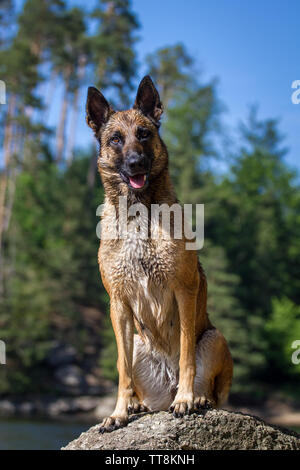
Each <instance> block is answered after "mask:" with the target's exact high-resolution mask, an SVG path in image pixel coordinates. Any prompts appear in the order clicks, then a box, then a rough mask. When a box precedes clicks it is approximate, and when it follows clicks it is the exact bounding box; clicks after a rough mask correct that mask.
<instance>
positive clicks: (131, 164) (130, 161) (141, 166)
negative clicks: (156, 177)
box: [127, 152, 146, 173]
mask: <svg viewBox="0 0 300 470" xmlns="http://www.w3.org/2000/svg"><path fill="white" fill-rule="evenodd" d="M127 167H128V169H129V170H130V172H132V173H137V172H138V171H143V170H145V169H146V158H145V156H144V155H141V154H139V153H136V152H134V153H131V154H130V155H129V156H128V158H127Z"/></svg>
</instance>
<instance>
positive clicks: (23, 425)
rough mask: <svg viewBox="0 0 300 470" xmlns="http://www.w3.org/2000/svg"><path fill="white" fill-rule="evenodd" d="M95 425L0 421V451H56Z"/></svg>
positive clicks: (42, 421)
mask: <svg viewBox="0 0 300 470" xmlns="http://www.w3.org/2000/svg"><path fill="white" fill-rule="evenodd" d="M94 424H95V423H84V424H83V423H76V422H62V421H49V420H47V421H46V420H32V419H30V420H29V419H28V420H27V419H1V420H0V450H57V449H60V448H61V447H64V446H65V445H66V444H68V443H69V442H70V441H72V440H73V439H76V438H77V437H78V436H79V435H80V434H81V433H82V432H84V431H87V430H88V429H89V428H90V427H91V426H93V425H94Z"/></svg>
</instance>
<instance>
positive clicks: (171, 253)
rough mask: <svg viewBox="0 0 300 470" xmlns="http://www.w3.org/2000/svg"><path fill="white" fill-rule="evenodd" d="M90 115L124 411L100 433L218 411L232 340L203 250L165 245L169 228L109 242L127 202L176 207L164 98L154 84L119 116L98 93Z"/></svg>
mask: <svg viewBox="0 0 300 470" xmlns="http://www.w3.org/2000/svg"><path fill="white" fill-rule="evenodd" d="M86 112H87V116H86V119H87V123H88V125H89V126H90V127H91V128H92V130H93V131H94V134H95V136H96V139H97V140H98V142H99V143H100V154H99V158H98V168H99V171H100V175H101V178H102V182H103V186H104V190H105V202H104V211H103V214H102V228H101V243H100V249H99V265H100V272H101V276H102V281H103V284H104V287H105V289H106V290H107V292H108V294H109V296H110V315H111V321H112V325H113V329H114V333H115V336H116V341H117V347H118V362H117V365H118V371H119V389H118V399H117V404H116V408H115V410H114V412H113V414H112V416H110V417H108V418H105V419H104V421H103V422H102V424H101V427H100V430H101V432H104V431H112V430H114V429H117V428H119V427H121V426H124V425H126V424H127V422H128V415H129V414H130V413H136V412H140V411H147V410H168V409H169V410H170V411H171V412H173V414H174V416H175V417H179V416H183V415H184V414H189V413H191V412H192V411H193V410H198V409H201V408H208V407H218V406H220V405H221V404H222V403H224V401H225V400H226V399H227V396H228V393H229V389H230V386H231V381H232V371H233V364H232V359H231V355H230V352H229V349H228V346H227V343H226V340H225V338H224V337H223V335H222V334H221V333H220V332H219V331H218V330H217V329H216V328H214V327H213V325H212V324H211V322H210V320H209V318H208V314H207V310H206V297H207V284H206V277H205V274H204V271H203V269H202V267H201V265H200V263H199V261H198V257H197V252H196V250H187V249H186V246H185V242H186V240H185V238H184V237H183V238H181V239H179V238H178V239H175V238H174V237H173V236H172V235H171V236H169V237H166V236H164V233H163V230H162V228H161V227H157V230H158V236H156V237H155V239H154V238H151V237H148V238H141V237H139V236H138V235H139V234H138V232H137V231H134V230H133V231H130V230H129V231H128V233H127V234H126V235H125V236H123V237H117V238H116V239H110V237H109V236H108V237H106V236H105V235H108V234H109V231H110V229H111V226H112V223H113V220H114V217H115V214H118V209H119V197H120V196H123V197H126V198H127V200H128V202H129V204H135V203H142V204H143V205H144V206H145V207H147V208H149V207H150V206H151V204H167V205H168V206H172V205H173V204H174V203H177V202H178V201H177V199H176V196H175V193H174V189H173V186H172V183H171V180H170V176H169V172H168V152H167V149H166V146H165V144H164V142H163V141H162V139H161V137H160V135H159V121H160V117H161V114H162V112H163V107H162V103H161V101H160V97H159V94H158V92H157V90H156V88H155V86H154V84H153V82H152V80H151V78H150V77H149V76H146V77H144V78H143V80H142V81H141V83H140V85H139V88H138V92H137V96H136V100H135V103H134V106H133V108H132V109H129V110H127V111H114V110H113V109H112V108H111V107H110V105H109V104H108V102H107V101H106V99H105V98H104V96H103V95H102V94H101V93H100V92H99V91H98V90H97V89H96V88H94V87H90V88H89V90H88V97H87V106H86ZM179 138H180V136H179ZM173 220H174V219H173ZM134 329H136V332H137V334H135V331H134Z"/></svg>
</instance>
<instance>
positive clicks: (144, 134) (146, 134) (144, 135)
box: [139, 129, 150, 139]
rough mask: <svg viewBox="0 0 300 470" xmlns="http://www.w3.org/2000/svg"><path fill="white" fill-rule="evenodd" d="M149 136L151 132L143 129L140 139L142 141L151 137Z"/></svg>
mask: <svg viewBox="0 0 300 470" xmlns="http://www.w3.org/2000/svg"><path fill="white" fill-rule="evenodd" d="M149 135H150V132H149V131H148V130H147V129H142V130H140V132H139V138H140V139H147V137H149Z"/></svg>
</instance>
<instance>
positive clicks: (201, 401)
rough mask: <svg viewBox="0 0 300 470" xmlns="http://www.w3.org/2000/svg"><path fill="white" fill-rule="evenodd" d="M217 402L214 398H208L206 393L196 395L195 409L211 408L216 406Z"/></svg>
mask: <svg viewBox="0 0 300 470" xmlns="http://www.w3.org/2000/svg"><path fill="white" fill-rule="evenodd" d="M215 406H216V404H215V402H214V401H213V400H212V399H209V398H207V397H206V396H205V395H201V396H199V397H196V398H195V400H194V408H195V410H211V409H212V408H215Z"/></svg>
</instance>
